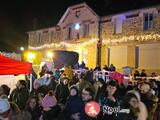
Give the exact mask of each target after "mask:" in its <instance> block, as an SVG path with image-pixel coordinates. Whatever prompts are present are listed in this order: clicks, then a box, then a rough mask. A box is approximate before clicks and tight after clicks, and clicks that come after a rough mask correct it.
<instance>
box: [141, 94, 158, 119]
mask: <svg viewBox="0 0 160 120" xmlns="http://www.w3.org/2000/svg"><path fill="white" fill-rule="evenodd" d="M141 99H142V102H143V103H144V104H145V105H146V107H147V110H148V120H153V117H154V113H155V111H156V109H157V104H158V97H156V96H155V95H152V96H147V95H141Z"/></svg>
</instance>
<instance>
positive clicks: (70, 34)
mask: <svg viewBox="0 0 160 120" xmlns="http://www.w3.org/2000/svg"><path fill="white" fill-rule="evenodd" d="M71 39H72V27H69V28H68V40H71Z"/></svg>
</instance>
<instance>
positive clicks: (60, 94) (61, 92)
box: [55, 83, 69, 104]
mask: <svg viewBox="0 0 160 120" xmlns="http://www.w3.org/2000/svg"><path fill="white" fill-rule="evenodd" d="M55 96H56V99H57V101H58V103H62V104H65V103H66V101H67V98H68V96H69V89H68V86H67V85H63V83H60V84H58V85H57V86H56V89H55Z"/></svg>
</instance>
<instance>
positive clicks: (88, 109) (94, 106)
mask: <svg viewBox="0 0 160 120" xmlns="http://www.w3.org/2000/svg"><path fill="white" fill-rule="evenodd" d="M99 112H100V105H99V104H98V103H97V102H94V101H91V102H88V103H87V104H86V105H85V113H86V114H87V115H88V116H90V117H96V116H97V115H98V114H99Z"/></svg>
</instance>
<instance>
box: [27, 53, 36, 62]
mask: <svg viewBox="0 0 160 120" xmlns="http://www.w3.org/2000/svg"><path fill="white" fill-rule="evenodd" d="M27 58H28V60H34V59H35V58H36V55H35V54H34V53H28V55H27Z"/></svg>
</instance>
